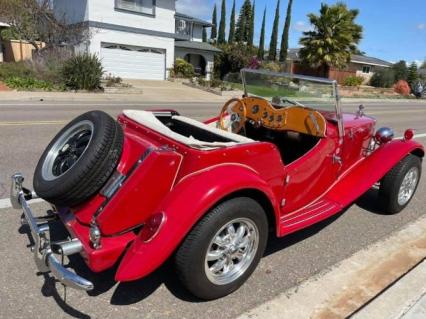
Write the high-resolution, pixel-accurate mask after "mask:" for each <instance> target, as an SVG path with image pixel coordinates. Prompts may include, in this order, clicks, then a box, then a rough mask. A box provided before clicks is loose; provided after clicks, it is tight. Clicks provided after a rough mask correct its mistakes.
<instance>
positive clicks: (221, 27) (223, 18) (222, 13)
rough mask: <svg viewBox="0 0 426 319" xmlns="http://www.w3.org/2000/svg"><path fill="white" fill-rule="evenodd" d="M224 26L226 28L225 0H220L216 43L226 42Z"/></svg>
mask: <svg viewBox="0 0 426 319" xmlns="http://www.w3.org/2000/svg"><path fill="white" fill-rule="evenodd" d="M225 28H226V1H225V0H222V8H221V11H220V23H219V35H218V37H217V43H219V44H224V43H225V42H226V37H225Z"/></svg>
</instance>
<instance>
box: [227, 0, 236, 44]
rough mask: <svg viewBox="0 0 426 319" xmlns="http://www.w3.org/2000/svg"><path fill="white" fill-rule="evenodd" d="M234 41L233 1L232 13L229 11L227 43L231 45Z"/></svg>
mask: <svg viewBox="0 0 426 319" xmlns="http://www.w3.org/2000/svg"><path fill="white" fill-rule="evenodd" d="M234 40H235V0H234V4H233V6H232V11H231V23H230V26H229V37H228V43H230V44H232V43H234Z"/></svg>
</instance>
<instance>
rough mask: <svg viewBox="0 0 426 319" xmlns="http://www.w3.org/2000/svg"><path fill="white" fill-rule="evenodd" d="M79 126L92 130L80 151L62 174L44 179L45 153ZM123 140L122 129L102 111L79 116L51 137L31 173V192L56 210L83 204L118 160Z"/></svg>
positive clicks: (106, 177) (107, 176)
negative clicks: (52, 205) (85, 125)
mask: <svg viewBox="0 0 426 319" xmlns="http://www.w3.org/2000/svg"><path fill="white" fill-rule="evenodd" d="M79 123H88V124H87V125H89V127H92V128H93V130H92V133H91V138H90V140H89V142H88V144H87V146H86V148H85V150H84V152H83V153H82V155H80V157H79V158H78V160H77V161H76V162H75V163H74V164H73V165H72V166H71V167H70V168H69V169H68V170H67V171H65V172H64V173H63V174H60V175H59V176H53V175H52V176H53V177H52V178H54V179H51V178H48V177H47V176H50V175H48V174H49V169H48V168H46V169H45V170H44V173H43V168H44V167H47V166H46V165H48V164H46V163H47V162H48V160H47V158H48V154H49V152H50V151H51V150H52V148H54V147H56V146H55V145H59V144H57V142H58V141H60V139H61V138H64V134H66V133H67V131H68V132H69V130H70V129H72V128H73V127H76V126H78V125H79ZM90 123H91V124H90ZM90 125H92V126H90ZM70 134H72V133H70ZM123 141H124V135H123V129H122V128H121V126H120V125H119V124H118V123H117V122H116V121H115V120H114V119H113V118H112V117H111V116H109V115H108V114H106V113H105V112H102V111H91V112H87V113H85V114H82V115H80V116H79V117H77V118H75V119H74V120H72V121H71V122H70V123H69V124H67V125H66V126H65V127H64V128H63V129H62V130H61V131H60V132H59V133H58V134H57V135H56V136H55V138H54V139H53V140H52V142H51V143H50V144H49V145H48V146H47V148H46V150H45V151H44V153H43V155H42V156H41V158H40V160H39V162H38V164H37V167H36V169H35V173H34V182H33V184H34V190H35V192H36V193H37V195H38V196H40V197H41V198H43V199H45V200H46V201H48V202H50V203H52V204H55V205H57V206H59V207H74V206H77V205H79V204H81V203H83V202H84V201H86V200H88V199H89V198H90V197H92V196H93V195H94V194H96V193H97V192H98V191H99V190H100V189H101V188H102V186H103V185H104V184H105V182H106V181H107V180H108V178H109V177H110V176H111V174H112V173H113V172H114V170H115V168H116V166H117V164H118V162H119V159H120V157H121V152H122V148H123ZM58 143H60V142H58ZM67 145H68V144H67ZM64 147H65V146H64ZM66 147H68V146H66ZM61 152H62V150H61ZM52 165H53V164H52ZM51 171H53V170H51Z"/></svg>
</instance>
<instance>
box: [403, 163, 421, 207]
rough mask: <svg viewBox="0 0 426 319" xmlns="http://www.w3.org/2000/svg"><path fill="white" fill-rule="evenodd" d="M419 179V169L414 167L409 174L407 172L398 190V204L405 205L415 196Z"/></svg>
mask: <svg viewBox="0 0 426 319" xmlns="http://www.w3.org/2000/svg"><path fill="white" fill-rule="evenodd" d="M418 180H419V169H418V168H417V167H412V168H411V169H410V170H409V171H408V172H407V174H405V176H404V178H403V180H402V183H401V186H400V188H399V191H398V204H399V205H401V206H404V205H405V204H407V203H408V202H409V201H410V199H411V197H413V194H414V191H415V190H416V187H417V183H418Z"/></svg>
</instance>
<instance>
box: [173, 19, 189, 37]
mask: <svg viewBox="0 0 426 319" xmlns="http://www.w3.org/2000/svg"><path fill="white" fill-rule="evenodd" d="M176 34H179V35H184V36H189V35H190V34H191V24H190V23H189V22H188V21H186V20H183V19H176Z"/></svg>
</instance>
